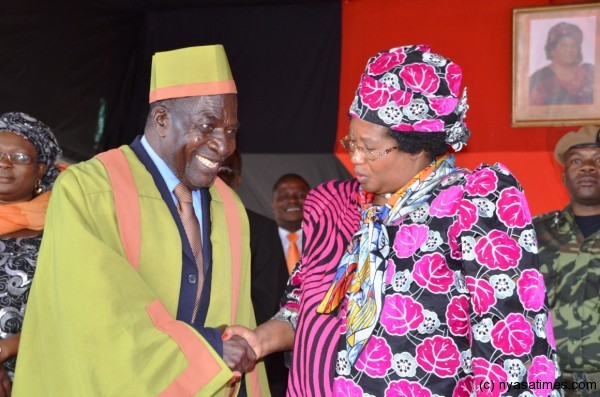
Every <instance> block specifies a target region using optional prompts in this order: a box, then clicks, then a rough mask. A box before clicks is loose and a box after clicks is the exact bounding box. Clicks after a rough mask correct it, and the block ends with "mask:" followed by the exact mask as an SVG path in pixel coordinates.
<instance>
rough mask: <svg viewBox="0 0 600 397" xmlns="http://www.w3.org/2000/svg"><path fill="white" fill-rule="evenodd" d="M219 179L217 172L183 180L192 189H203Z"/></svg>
mask: <svg viewBox="0 0 600 397" xmlns="http://www.w3.org/2000/svg"><path fill="white" fill-rule="evenodd" d="M216 179H217V174H216V173H215V174H210V175H203V176H202V177H197V178H189V179H186V180H182V182H183V184H184V185H186V186H187V187H189V188H191V189H192V190H196V189H202V188H205V187H211V186H212V185H213V184H214V183H215V180H216Z"/></svg>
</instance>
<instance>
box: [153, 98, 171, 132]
mask: <svg viewBox="0 0 600 397" xmlns="http://www.w3.org/2000/svg"><path fill="white" fill-rule="evenodd" d="M150 117H151V120H152V125H153V127H154V129H155V130H156V132H157V133H158V135H159V136H160V137H162V138H164V137H165V135H166V134H167V127H168V125H169V122H170V119H169V111H168V110H167V108H165V107H164V106H161V105H158V106H155V107H154V108H153V109H152V110H151V111H150Z"/></svg>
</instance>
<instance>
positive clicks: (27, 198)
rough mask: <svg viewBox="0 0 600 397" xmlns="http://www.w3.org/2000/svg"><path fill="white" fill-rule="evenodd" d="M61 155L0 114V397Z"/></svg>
mask: <svg viewBox="0 0 600 397" xmlns="http://www.w3.org/2000/svg"><path fill="white" fill-rule="evenodd" d="M61 153H62V151H61V149H60V147H59V146H58V142H57V141H56V137H55V136H54V134H53V133H52V131H51V130H50V128H49V127H48V126H46V125H45V124H44V123H42V122H40V121H38V120H36V119H34V118H33V117H31V116H29V115H27V114H25V113H17V112H12V113H5V114H3V115H1V116H0V363H2V364H3V365H0V396H9V395H10V392H11V381H12V378H13V376H14V370H15V362H16V356H17V352H18V350H19V338H20V333H21V327H22V325H23V315H24V314H25V307H26V304H27V297H28V295H29V289H30V287H31V282H32V278H33V274H34V271H35V268H36V262H37V256H38V250H39V247H40V243H41V240H42V232H43V229H44V218H45V216H46V208H47V206H48V200H49V199H50V190H51V189H52V185H53V184H54V180H55V179H56V177H57V176H58V172H59V169H58V166H57V165H56V159H57V158H58V157H59V156H60V155H61Z"/></svg>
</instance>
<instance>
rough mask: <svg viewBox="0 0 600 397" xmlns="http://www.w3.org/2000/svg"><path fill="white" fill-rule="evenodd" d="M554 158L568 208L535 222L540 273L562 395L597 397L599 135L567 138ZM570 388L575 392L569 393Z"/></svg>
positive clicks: (591, 131) (584, 131)
mask: <svg viewBox="0 0 600 397" xmlns="http://www.w3.org/2000/svg"><path fill="white" fill-rule="evenodd" d="M554 155H555V157H556V160H557V161H558V162H559V163H560V164H561V165H563V166H564V167H565V170H564V173H563V182H564V184H565V186H566V188H567V191H568V193H569V196H570V202H569V205H567V207H566V208H565V209H563V210H562V211H555V212H552V213H549V214H545V215H541V216H539V217H538V218H536V219H535V220H534V225H535V230H536V233H537V239H538V246H539V258H540V270H541V271H542V273H544V278H545V281H546V288H547V289H548V299H549V302H550V307H551V308H552V317H553V324H554V333H555V338H556V348H557V352H558V356H559V364H560V367H561V370H562V372H563V381H564V382H566V383H567V386H568V388H567V390H565V392H566V393H565V394H566V396H568V397H570V396H600V232H599V230H600V129H599V128H598V127H595V126H586V127H583V128H581V129H580V130H579V131H577V132H569V133H568V134H566V135H565V136H564V137H562V138H561V139H560V140H559V141H558V143H557V145H556V149H555V151H554ZM572 382H577V383H578V388H570V387H569V386H572ZM586 382H587V384H586ZM594 383H595V384H594Z"/></svg>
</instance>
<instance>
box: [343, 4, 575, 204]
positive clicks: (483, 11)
mask: <svg viewBox="0 0 600 397" xmlns="http://www.w3.org/2000/svg"><path fill="white" fill-rule="evenodd" d="M571 3H575V2H573V1H548V0H528V1H527V2H525V1H518V0H503V1H486V2H482V1H480V0H455V1H446V0H430V1H414V2H405V1H397V0H343V1H342V63H341V64H342V69H341V76H340V82H341V84H340V109H339V115H338V139H339V138H340V137H342V136H344V135H345V134H347V132H348V107H349V106H350V103H351V102H352V98H353V95H354V90H355V89H356V86H357V84H358V81H359V77H360V75H361V73H362V71H363V69H364V67H365V65H366V62H367V59H368V58H369V57H371V56H373V55H374V54H376V53H377V52H379V51H382V50H387V49H389V48H392V47H397V46H402V45H409V44H428V45H430V46H431V48H432V49H433V51H434V52H438V53H440V54H442V55H444V56H446V57H448V58H450V59H452V60H453V61H455V62H456V63H457V64H459V65H460V66H461V67H462V69H463V73H464V78H463V85H465V86H467V87H468V97H469V104H470V109H469V111H468V112H467V123H468V125H469V128H470V130H471V131H472V133H473V135H472V136H471V139H470V141H469V144H468V146H467V148H465V149H463V151H461V152H459V153H458V154H457V162H458V164H459V166H463V167H467V168H471V169H472V168H474V167H476V166H477V165H478V164H479V163H482V162H484V163H495V162H501V163H502V164H504V165H505V166H507V167H508V169H510V170H511V171H512V173H513V174H514V175H515V176H516V177H517V179H519V181H520V182H521V184H522V186H523V188H524V189H525V194H526V197H527V199H528V201H529V204H530V207H531V212H532V214H534V215H537V214H541V213H544V212H547V211H551V210H555V209H559V208H562V207H563V206H564V205H565V204H566V203H567V202H568V200H569V198H568V195H567V193H566V191H565V189H564V186H563V184H562V169H561V168H560V166H559V165H558V164H557V163H556V162H555V161H554V158H553V151H554V146H555V144H556V142H557V141H558V139H559V138H560V137H561V136H562V135H563V134H565V133H566V132H568V131H572V130H576V129H578V128H579V127H528V128H512V127H511V109H512V36H513V32H512V11H513V9H514V8H519V7H538V6H540V7H542V6H550V5H559V4H561V5H562V4H571ZM578 3H581V1H579V2H578ZM339 149H340V147H339V145H338V146H336V150H339ZM336 154H337V155H338V157H339V158H340V160H341V161H342V162H343V163H344V164H345V165H346V166H347V167H348V169H349V170H350V171H352V166H351V164H350V162H349V159H348V156H347V155H344V154H343V153H342V152H341V151H339V152H336Z"/></svg>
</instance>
